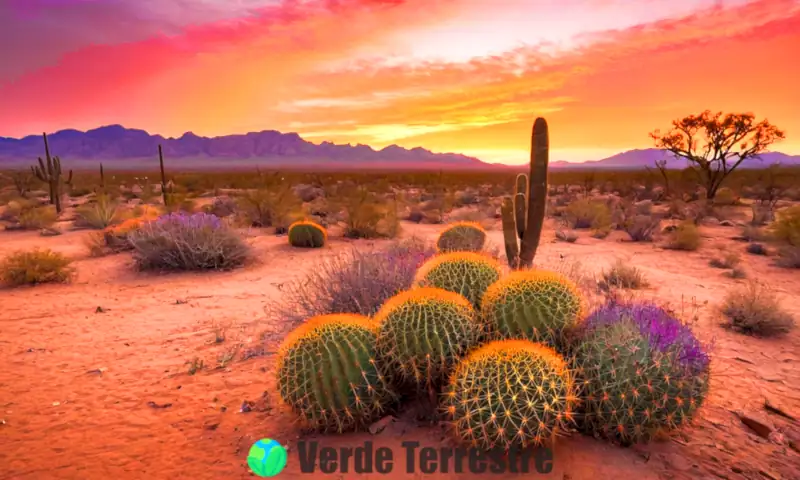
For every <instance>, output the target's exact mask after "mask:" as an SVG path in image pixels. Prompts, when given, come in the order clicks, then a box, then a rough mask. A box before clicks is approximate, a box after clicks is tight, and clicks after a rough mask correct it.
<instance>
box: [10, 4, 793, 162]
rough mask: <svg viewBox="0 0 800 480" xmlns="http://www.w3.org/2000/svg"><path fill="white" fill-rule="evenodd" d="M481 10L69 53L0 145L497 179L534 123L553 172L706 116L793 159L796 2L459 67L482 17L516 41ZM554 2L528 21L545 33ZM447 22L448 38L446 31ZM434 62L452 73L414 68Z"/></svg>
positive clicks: (430, 9)
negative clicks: (391, 155)
mask: <svg viewBox="0 0 800 480" xmlns="http://www.w3.org/2000/svg"><path fill="white" fill-rule="evenodd" d="M516 1H518V0H513V2H516ZM488 2H489V0H452V1H436V2H430V1H423V0H408V1H405V2H402V1H371V2H369V1H364V0H362V1H338V2H337V1H332V0H329V1H328V2H310V3H309V2H307V3H299V2H284V3H283V4H282V5H280V6H276V7H269V8H263V9H261V10H259V14H258V15H257V16H255V17H253V18H249V19H247V20H239V21H230V20H228V21H225V22H220V23H215V24H206V25H200V26H196V27H192V28H190V29H188V30H185V31H184V32H183V33H182V34H180V35H177V36H171V37H158V38H153V39H150V40H147V41H142V42H136V43H130V44H125V45H117V46H96V47H91V48H85V49H82V50H79V51H76V52H74V53H72V54H70V55H67V56H66V57H64V58H63V59H62V61H61V62H60V63H59V64H57V65H54V66H52V67H50V68H48V69H42V70H38V71H35V72H31V73H29V74H28V75H26V76H23V77H21V78H20V79H19V80H17V81H15V82H13V83H11V84H6V85H3V86H0V98H4V99H5V98H9V99H10V103H9V104H8V105H7V106H4V108H3V110H2V111H0V132H3V133H4V134H5V135H8V134H9V133H12V134H27V133H32V132H35V131H41V130H42V129H50V130H52V129H54V128H65V127H83V128H91V127H94V126H97V125H100V124H108V123H122V124H124V125H127V126H131V127H140V128H145V129H147V130H150V131H153V132H158V133H162V134H168V135H179V134H181V133H183V132H184V131H187V130H191V131H194V132H195V133H198V134H207V135H215V134H226V133H234V132H242V131H247V130H250V131H252V130H263V129H270V128H273V129H278V130H282V131H297V132H299V133H300V134H301V135H303V136H305V137H307V138H309V139H311V140H315V141H321V140H332V141H339V142H353V143H356V142H358V143H369V144H372V145H375V146H383V145H386V144H389V143H398V144H400V145H403V146H408V147H413V146H417V145H423V146H425V147H427V148H430V149H432V150H434V151H457V152H464V153H468V154H469V153H471V154H477V155H479V156H481V157H482V158H485V159H487V160H490V161H491V160H496V161H509V162H513V161H515V160H517V159H519V160H522V159H523V158H524V156H525V149H526V148H527V144H528V135H529V128H530V122H531V121H532V119H533V117H535V116H537V115H544V116H546V117H547V118H548V120H549V121H550V123H551V135H552V145H553V148H554V150H555V151H554V153H553V158H554V159H561V158H566V159H594V158H600V157H602V156H604V155H606V154H608V153H611V152H614V151H619V150H622V149H627V148H641V147H648V146H650V143H649V138H648V136H647V133H648V132H649V131H651V130H653V129H655V128H658V127H666V126H668V124H669V121H670V120H672V119H673V118H677V117H679V116H682V115H686V114H689V113H695V112H699V111H701V110H704V109H706V108H710V109H717V110H723V111H753V112H755V113H756V114H757V115H758V116H760V117H764V116H766V117H768V118H769V119H770V120H771V121H772V122H774V123H776V124H777V125H779V126H780V127H782V128H784V129H785V130H787V132H788V140H787V141H786V142H784V143H783V144H781V145H780V146H778V147H777V148H778V149H780V150H782V151H786V152H790V153H791V152H800V137H798V138H795V136H794V134H793V132H800V118H797V117H796V115H795V113H794V112H793V111H790V109H792V108H793V106H795V105H797V104H798V103H799V102H798V100H800V94H799V93H798V89H797V88H796V79H797V78H800V65H798V64H797V63H796V62H793V61H792V60H791V59H792V58H794V57H796V55H797V45H800V4H799V2H798V1H795V0H756V1H750V2H746V1H744V0H732V3H734V5H728V6H719V5H717V6H713V5H712V6H711V7H710V8H702V9H699V10H698V8H699V7H707V6H708V4H710V3H709V2H708V1H706V0H676V1H675V2H672V3H669V2H663V5H664V6H665V8H667V6H670V8H673V10H670V11H669V12H667V11H666V10H665V11H664V12H662V13H661V14H660V16H656V17H655V18H656V19H653V20H651V21H644V20H640V19H639V17H637V18H636V22H635V23H634V24H633V25H627V24H624V23H620V22H622V20H619V18H618V16H615V15H612V13H614V12H613V11H611V10H603V11H601V10H600V9H602V8H611V7H615V8H624V7H625V5H623V4H622V3H620V2H617V1H616V0H602V1H601V0H592V1H588V2H582V6H583V7H585V9H587V13H586V15H587V18H591V13H592V12H591V9H592V8H594V9H598V10H597V12H598V18H606V20H603V22H606V23H602V25H600V26H604V25H605V26H607V27H608V28H611V29H608V28H607V29H606V30H604V31H600V30H602V29H600V26H598V25H595V26H593V27H592V28H585V27H583V26H582V24H581V23H580V22H578V21H577V20H576V22H577V23H574V24H570V25H568V26H565V27H564V28H565V29H567V30H570V29H571V30H574V31H575V32H579V34H576V35H572V36H570V37H569V38H562V37H563V35H562V33H563V32H561V33H560V32H559V31H556V29H552V32H551V34H550V35H551V36H550V37H546V38H545V40H542V41H539V43H537V44H523V45H521V46H516V47H514V45H513V39H514V38H515V37H514V36H513V35H510V34H509V35H508V38H507V40H508V41H509V42H512V43H511V44H509V45H511V47H510V48H506V49H505V51H503V52H501V53H498V54H491V55H486V56H482V57H473V58H469V59H466V60H464V55H463V52H461V51H456V47H457V46H458V41H457V40H458V39H461V40H462V41H464V42H466V41H467V40H470V39H471V35H470V31H469V29H467V28H466V25H472V26H473V28H477V27H475V25H479V24H478V23H475V22H479V21H480V18H481V17H482V16H483V17H486V18H487V19H491V20H492V21H497V22H507V23H504V24H502V25H498V27H497V28H499V29H502V28H503V27H504V26H507V28H508V31H514V32H516V31H517V30H519V32H524V31H527V30H525V28H523V27H525V25H522V26H520V25H517V24H514V23H513V22H515V21H516V18H517V17H520V16H521V15H523V14H524V13H525V12H519V13H515V12H513V11H511V12H509V11H505V12H504V11H492V12H490V11H488V10H486V7H487V6H490V5H498V4H496V3H494V2H492V3H488ZM513 2H512V3H513ZM556 3H559V2H556ZM556 3H550V4H549V5H550V8H551V10H550V11H549V13H548V12H545V11H542V12H541V16H544V17H546V16H547V15H551V17H552V19H557V18H560V17H558V16H557V13H556V10H552V9H555V8H556V7H557V6H558V5H556ZM623 3H624V2H623ZM657 3H658V2H657ZM611 4H616V5H611ZM525 5H527V7H525ZM559 5H560V3H559ZM564 5H567V7H569V5H572V4H570V3H569V2H567V3H564ZM609 5H611V6H609ZM479 7H480V8H483V9H484V10H482V11H481V10H479ZM567 7H564V8H567ZM573 7H574V5H573ZM519 8H528V9H529V10H530V9H533V8H534V7H531V6H530V4H526V3H525V2H522V3H521V4H520V6H519ZM542 8H545V7H542ZM575 8H577V7H575ZM692 9H693V13H686V12H690V11H692ZM481 12H485V13H481ZM603 12H605V13H603ZM609 12H610V13H609ZM536 13H537V12H536V11H531V12H530V15H532V16H535V14H536ZM601 14H602V15H601ZM603 15H605V17H603ZM631 15H634V14H633V13H632V14H631ZM645 15H651V12H649V11H648V10H647V9H641V11H639V12H635V16H642V17H643V16H645ZM579 20H580V19H579ZM487 21H488V20H487ZM459 22H462V23H463V25H465V28H464V29H463V31H460V30H458V29H457V28H455V29H454V27H453V25H455V26H458V25H460V24H461V23H459ZM598 22H600V20H598ZM629 23H630V22H629ZM443 25H448V26H447V28H444V27H443ZM614 26H618V27H619V28H612V27H614ZM546 27H547V26H546V25H543V28H545V29H546ZM515 29H517V30H515ZM581 29H583V30H581ZM571 30H570V31H571ZM581 31H582V33H580V32H581ZM426 32H427V33H426ZM436 32H438V33H436ZM442 32H444V33H442ZM417 34H418V36H419V37H425V38H426V39H430V38H435V37H436V35H450V37H442V38H443V41H444V40H445V39H446V38H449V42H450V43H448V44H447V45H444V46H441V45H435V44H434V45H431V44H428V43H426V44H415V43H413V42H414V39H415V38H418V37H417ZM432 35H433V37H431V36H432ZM453 35H455V37H454V36H453ZM514 35H516V33H515V34H514ZM503 38H505V37H503ZM548 39H549V40H548ZM409 42H411V43H409ZM502 45H503V44H501V43H500V42H499V41H497V42H496V45H495V47H498V48H499V47H500V46H502ZM439 47H442V48H439ZM445 47H446V48H445ZM493 48H494V47H493ZM434 51H437V52H440V53H441V52H444V53H442V55H445V56H446V55H451V56H452V57H453V59H452V60H448V59H447V58H440V57H441V55H438V56H437V55H434V54H433V53H431V54H430V55H428V56H426V52H434ZM419 52H422V53H419ZM434 53H435V52H434ZM9 130H10V132H8V131H9Z"/></svg>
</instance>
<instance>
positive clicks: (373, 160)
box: [0, 124, 490, 168]
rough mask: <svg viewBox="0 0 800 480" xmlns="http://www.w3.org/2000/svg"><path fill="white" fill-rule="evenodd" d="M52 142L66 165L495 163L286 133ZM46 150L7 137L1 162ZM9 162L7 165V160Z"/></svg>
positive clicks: (106, 136) (96, 132) (112, 130)
mask: <svg viewBox="0 0 800 480" xmlns="http://www.w3.org/2000/svg"><path fill="white" fill-rule="evenodd" d="M47 138H48V143H49V144H50V149H51V151H52V152H54V154H56V155H59V156H60V157H61V158H62V159H64V160H69V159H74V160H79V161H84V160H87V161H88V160H97V161H103V162H108V163H109V164H112V165H113V163H114V162H119V163H120V164H122V163H124V162H126V161H133V160H141V159H147V158H153V156H154V155H155V154H156V152H157V151H158V145H162V147H163V150H164V154H165V156H167V157H169V158H170V159H172V160H173V164H174V160H175V159H184V160H185V161H184V162H183V163H185V164H186V165H189V166H190V165H191V164H192V162H193V161H195V160H196V161H198V162H202V161H204V160H207V159H221V160H222V161H227V160H230V161H234V160H235V161H237V163H239V164H241V163H242V162H240V161H241V160H245V161H253V162H255V161H258V162H259V164H267V165H269V164H274V165H298V164H299V165H306V166H310V165H323V166H324V165H333V164H336V165H344V166H347V165H352V166H367V167H368V166H370V165H378V164H380V165H382V166H385V167H391V166H392V165H396V166H397V167H398V168H406V167H414V168H419V167H431V168H444V167H453V168H486V167H490V165H489V164H486V163H483V162H481V161H480V160H478V159H477V158H473V157H467V156H464V155H460V154H453V153H432V152H430V151H429V150H426V149H424V148H422V147H416V148H413V149H410V150H409V149H406V148H403V147H400V146H398V145H389V146H387V147H385V148H383V149H381V150H375V149H373V148H372V147H370V146H368V145H362V144H358V145H355V146H353V145H351V144H347V145H339V144H335V143H332V142H329V141H323V142H321V143H320V144H318V145H317V144H314V143H311V142H308V141H306V140H304V139H303V138H302V137H301V136H300V135H299V134H298V133H296V132H287V133H281V132H279V131H277V130H262V131H260V132H248V133H246V134H237V135H223V136H218V137H204V136H200V135H197V134H195V133H193V132H185V133H184V134H183V135H181V136H180V137H178V138H173V137H169V138H165V137H163V136H161V135H151V134H150V133H148V132H146V131H144V130H138V129H129V128H125V127H123V126H122V125H117V124H115V125H104V126H101V127H97V128H94V129H91V130H87V131H85V132H81V131H78V130H60V131H58V132H55V133H52V134H48V136H47ZM43 149H44V145H43V143H42V137H41V135H29V136H26V137H24V138H19V139H15V138H3V139H2V142H0V161H3V163H6V161H9V160H14V161H22V160H28V159H35V158H36V157H37V156H39V155H41V154H42V152H43ZM3 159H5V161H4V160H3Z"/></svg>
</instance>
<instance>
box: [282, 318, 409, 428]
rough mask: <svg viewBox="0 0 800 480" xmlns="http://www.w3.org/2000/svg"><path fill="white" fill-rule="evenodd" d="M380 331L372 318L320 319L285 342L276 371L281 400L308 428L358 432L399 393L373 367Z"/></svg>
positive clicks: (298, 329)
mask: <svg viewBox="0 0 800 480" xmlns="http://www.w3.org/2000/svg"><path fill="white" fill-rule="evenodd" d="M376 340H377V329H376V325H375V323H374V322H372V321H371V320H370V319H369V318H368V317H365V316H362V315H353V314H332V315H320V316H317V317H313V318H311V319H309V320H307V321H306V322H305V323H303V324H302V325H300V326H299V327H297V328H296V329H295V330H293V331H292V332H291V333H290V334H289V335H288V336H287V337H286V339H285V340H284V343H283V344H282V345H281V347H280V351H279V353H278V368H277V371H276V375H277V381H278V390H279V392H280V396H281V398H282V399H283V401H284V402H285V403H286V404H288V405H289V407H290V408H291V409H292V410H293V411H294V412H295V413H297V414H298V415H299V416H300V418H301V419H302V420H303V421H304V423H305V424H306V426H308V427H309V428H313V429H315V430H319V431H323V432H327V431H336V432H344V431H347V430H354V429H356V428H359V427H363V426H365V425H369V423H370V422H373V421H374V420H376V419H377V418H378V417H379V416H380V415H381V414H382V413H383V412H384V410H385V409H386V407H388V406H389V405H390V404H391V403H392V402H393V401H394V399H395V394H394V392H393V390H392V389H391V387H390V385H389V384H388V382H387V381H386V380H385V378H384V376H383V374H381V372H380V371H379V369H378V367H377V365H376V362H375V345H376Z"/></svg>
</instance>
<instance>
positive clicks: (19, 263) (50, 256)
mask: <svg viewBox="0 0 800 480" xmlns="http://www.w3.org/2000/svg"><path fill="white" fill-rule="evenodd" d="M71 263H72V260H70V259H69V258H67V257H65V256H64V255H63V254H61V253H58V252H54V251H52V250H50V249H33V250H28V251H19V252H15V253H12V254H10V255H8V256H7V257H6V258H4V259H3V260H2V262H0V282H2V283H3V284H5V285H7V286H10V287H16V286H20V285H36V284H39V283H64V282H68V281H69V280H70V279H71V278H72V275H73V273H74V270H73V269H72V267H71V266H70V264H71Z"/></svg>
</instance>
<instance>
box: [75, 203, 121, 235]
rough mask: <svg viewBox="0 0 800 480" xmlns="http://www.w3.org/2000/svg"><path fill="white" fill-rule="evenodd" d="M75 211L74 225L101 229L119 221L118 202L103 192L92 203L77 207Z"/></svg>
mask: <svg viewBox="0 0 800 480" xmlns="http://www.w3.org/2000/svg"><path fill="white" fill-rule="evenodd" d="M75 213H76V214H77V218H76V219H75V226H76V227H84V228H92V229H95V230H102V229H104V228H108V227H110V226H111V225H114V224H116V223H119V222H120V221H121V215H120V210H119V202H118V201H116V200H114V199H112V198H111V197H109V196H108V195H105V194H100V195H98V196H97V198H96V199H95V201H94V202H92V203H88V204H86V205H83V206H81V207H78V208H77V209H76V211H75Z"/></svg>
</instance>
